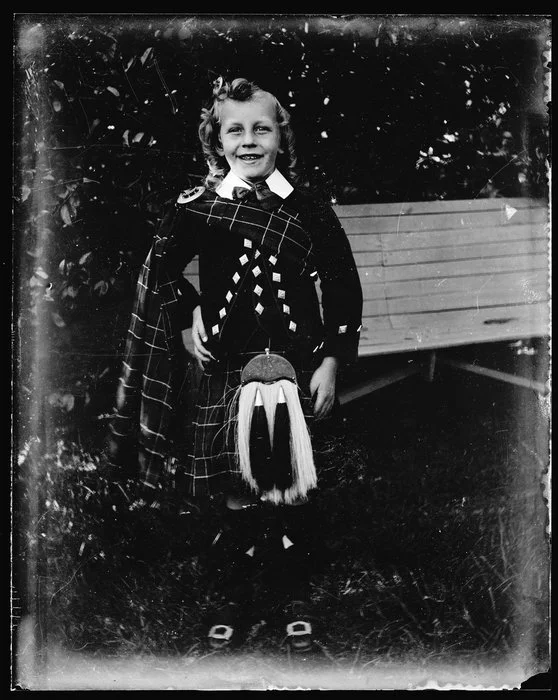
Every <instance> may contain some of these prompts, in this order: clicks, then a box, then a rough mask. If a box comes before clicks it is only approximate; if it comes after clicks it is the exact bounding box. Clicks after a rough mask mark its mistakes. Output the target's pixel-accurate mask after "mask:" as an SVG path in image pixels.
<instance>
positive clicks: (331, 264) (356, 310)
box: [312, 202, 362, 364]
mask: <svg viewBox="0 0 558 700" xmlns="http://www.w3.org/2000/svg"><path fill="white" fill-rule="evenodd" d="M312 228H313V231H312V234H313V235H312V238H313V243H314V251H315V256H316V265H317V272H318V276H319V278H320V288H321V293H322V310H323V321H324V330H325V337H324V347H323V354H324V357H334V358H337V360H338V363H339V364H348V363H352V362H355V361H356V359H357V357H358V343H359V337H360V329H361V324H362V287H361V284H360V279H359V275H358V270H357V267H356V264H355V260H354V257H353V252H352V250H351V246H350V244H349V240H348V238H347V235H346V233H345V231H344V230H343V228H342V226H341V223H340V222H339V219H338V218H337V216H336V214H335V212H334V211H333V209H332V208H331V207H330V206H329V205H328V204H325V203H321V202H320V203H317V205H316V212H315V214H314V216H313V226H312Z"/></svg>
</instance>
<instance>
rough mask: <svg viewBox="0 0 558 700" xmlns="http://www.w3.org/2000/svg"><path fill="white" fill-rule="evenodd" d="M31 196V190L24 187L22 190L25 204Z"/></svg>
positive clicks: (22, 199)
mask: <svg viewBox="0 0 558 700" xmlns="http://www.w3.org/2000/svg"><path fill="white" fill-rule="evenodd" d="M30 194H31V188H30V187H27V185H23V187H22V188H21V201H22V202H25V200H26V199H27V197H29V195H30Z"/></svg>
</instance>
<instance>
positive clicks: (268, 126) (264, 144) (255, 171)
mask: <svg viewBox="0 0 558 700" xmlns="http://www.w3.org/2000/svg"><path fill="white" fill-rule="evenodd" d="M220 125H221V126H220V130H219V140H220V145H219V147H218V148H217V153H218V154H219V155H220V156H224V157H225V158H226V160H227V163H228V164H229V166H230V169H231V170H232V171H233V173H235V175H238V177H240V178H241V179H242V180H245V181H246V182H251V183H255V182H258V181H260V180H264V179H265V178H266V177H267V176H268V175H271V173H272V172H273V170H274V169H275V160H276V158H277V153H278V152H279V145H280V143H281V132H280V130H279V125H278V124H277V118H276V113H275V104H274V102H273V100H272V98H271V96H270V95H268V94H267V93H263V94H262V95H258V96H257V97H254V98H252V99H251V100H247V101H246V102H238V101H236V100H225V101H224V102H223V104H222V105H221V114H220Z"/></svg>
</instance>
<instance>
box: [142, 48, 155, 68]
mask: <svg viewBox="0 0 558 700" xmlns="http://www.w3.org/2000/svg"><path fill="white" fill-rule="evenodd" d="M152 51H153V47H152V46H150V47H149V48H148V49H145V51H144V52H143V54H142V56H141V58H140V61H141V65H142V66H143V65H144V64H145V62H146V61H147V59H148V58H149V54H150V53H151V52H152Z"/></svg>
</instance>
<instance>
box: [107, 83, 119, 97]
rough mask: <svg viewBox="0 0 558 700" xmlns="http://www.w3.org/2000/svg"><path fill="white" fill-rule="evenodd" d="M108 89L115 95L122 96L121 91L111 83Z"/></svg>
mask: <svg viewBox="0 0 558 700" xmlns="http://www.w3.org/2000/svg"><path fill="white" fill-rule="evenodd" d="M107 90H108V91H109V92H112V94H113V95H115V97H120V93H119V92H118V90H117V89H116V88H115V87H112V86H111V85H109V86H108V87H107Z"/></svg>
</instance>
